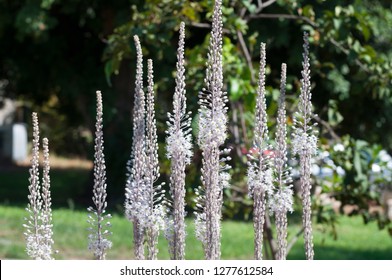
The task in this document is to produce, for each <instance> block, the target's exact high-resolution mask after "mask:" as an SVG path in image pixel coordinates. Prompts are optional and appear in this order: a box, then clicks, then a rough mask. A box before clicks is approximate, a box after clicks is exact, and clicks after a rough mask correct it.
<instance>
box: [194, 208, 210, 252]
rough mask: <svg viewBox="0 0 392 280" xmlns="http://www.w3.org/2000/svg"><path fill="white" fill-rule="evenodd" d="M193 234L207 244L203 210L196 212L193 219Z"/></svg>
mask: <svg viewBox="0 0 392 280" xmlns="http://www.w3.org/2000/svg"><path fill="white" fill-rule="evenodd" d="M195 235H196V238H197V239H198V240H200V242H201V243H202V244H203V247H204V246H207V236H206V235H207V225H206V214H205V213H204V212H202V213H198V214H197V215H196V219H195Z"/></svg>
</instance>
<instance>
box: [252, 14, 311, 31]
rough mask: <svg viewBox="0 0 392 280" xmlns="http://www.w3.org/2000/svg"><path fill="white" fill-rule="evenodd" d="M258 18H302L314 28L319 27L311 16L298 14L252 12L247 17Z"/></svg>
mask: <svg viewBox="0 0 392 280" xmlns="http://www.w3.org/2000/svg"><path fill="white" fill-rule="evenodd" d="M257 18H267V19H279V18H283V19H290V20H302V21H305V22H306V23H308V24H309V25H310V26H312V27H314V28H317V27H318V26H317V23H315V22H314V21H312V20H311V19H310V18H307V17H304V16H297V15H287V14H252V15H249V16H248V17H247V18H246V21H249V20H251V19H257Z"/></svg>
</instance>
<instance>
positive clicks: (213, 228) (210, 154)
mask: <svg viewBox="0 0 392 280" xmlns="http://www.w3.org/2000/svg"><path fill="white" fill-rule="evenodd" d="M221 9H222V1H221V0H216V1H215V4H214V11H213V19H212V31H211V37H210V45H209V50H208V61H207V71H206V78H205V84H206V88H205V89H203V90H202V91H201V92H200V95H199V104H200V109H199V133H198V144H199V146H200V148H201V150H202V155H203V159H202V165H203V167H202V169H201V173H202V177H201V181H202V186H201V187H200V189H199V191H198V193H199V198H198V200H197V207H198V210H199V212H198V213H196V236H197V237H198V238H199V239H200V240H201V241H202V243H203V247H204V255H205V258H206V259H219V258H220V237H221V232H220V220H221V216H222V203H223V188H225V187H228V185H229V183H228V180H229V174H228V173H227V172H226V170H227V169H228V165H227V164H226V163H225V161H226V160H228V158H225V157H223V158H221V156H222V153H226V152H227V149H226V150H223V151H221V149H220V147H221V146H222V145H223V144H224V142H225V140H226V138H227V135H226V130H227V106H226V102H227V96H226V93H225V92H224V91H223V67H222V11H221Z"/></svg>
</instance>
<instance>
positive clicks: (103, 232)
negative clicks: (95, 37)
mask: <svg viewBox="0 0 392 280" xmlns="http://www.w3.org/2000/svg"><path fill="white" fill-rule="evenodd" d="M96 95H97V117H96V124H95V153H94V186H93V199H92V200H93V203H94V207H95V208H93V207H89V208H87V210H88V211H89V212H90V214H89V215H88V219H87V221H88V223H89V224H90V225H91V227H89V228H88V230H89V231H90V234H89V235H88V241H89V243H88V249H89V250H90V251H92V252H93V253H94V256H95V258H96V259H99V260H104V259H105V256H106V251H107V250H108V249H110V247H111V244H112V243H111V242H110V241H109V240H108V239H107V238H106V237H107V236H108V235H110V234H111V232H110V231H108V230H107V229H105V228H107V227H110V226H111V224H110V222H106V223H105V222H104V220H106V219H110V218H111V216H110V214H105V212H106V206H107V202H106V196H107V193H106V165H105V155H104V146H103V144H104V140H103V129H102V128H103V124H102V123H103V103H102V93H101V92H100V91H97V92H96Z"/></svg>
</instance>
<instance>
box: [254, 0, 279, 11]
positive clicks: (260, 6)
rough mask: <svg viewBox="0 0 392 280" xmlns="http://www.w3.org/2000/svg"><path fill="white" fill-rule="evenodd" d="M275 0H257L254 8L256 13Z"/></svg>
mask: <svg viewBox="0 0 392 280" xmlns="http://www.w3.org/2000/svg"><path fill="white" fill-rule="evenodd" d="M275 2H276V0H268V1H267V2H265V3H263V0H257V4H258V7H257V9H256V14H257V13H259V12H261V10H263V9H264V8H267V7H268V6H270V5H272V4H274V3H275Z"/></svg>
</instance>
